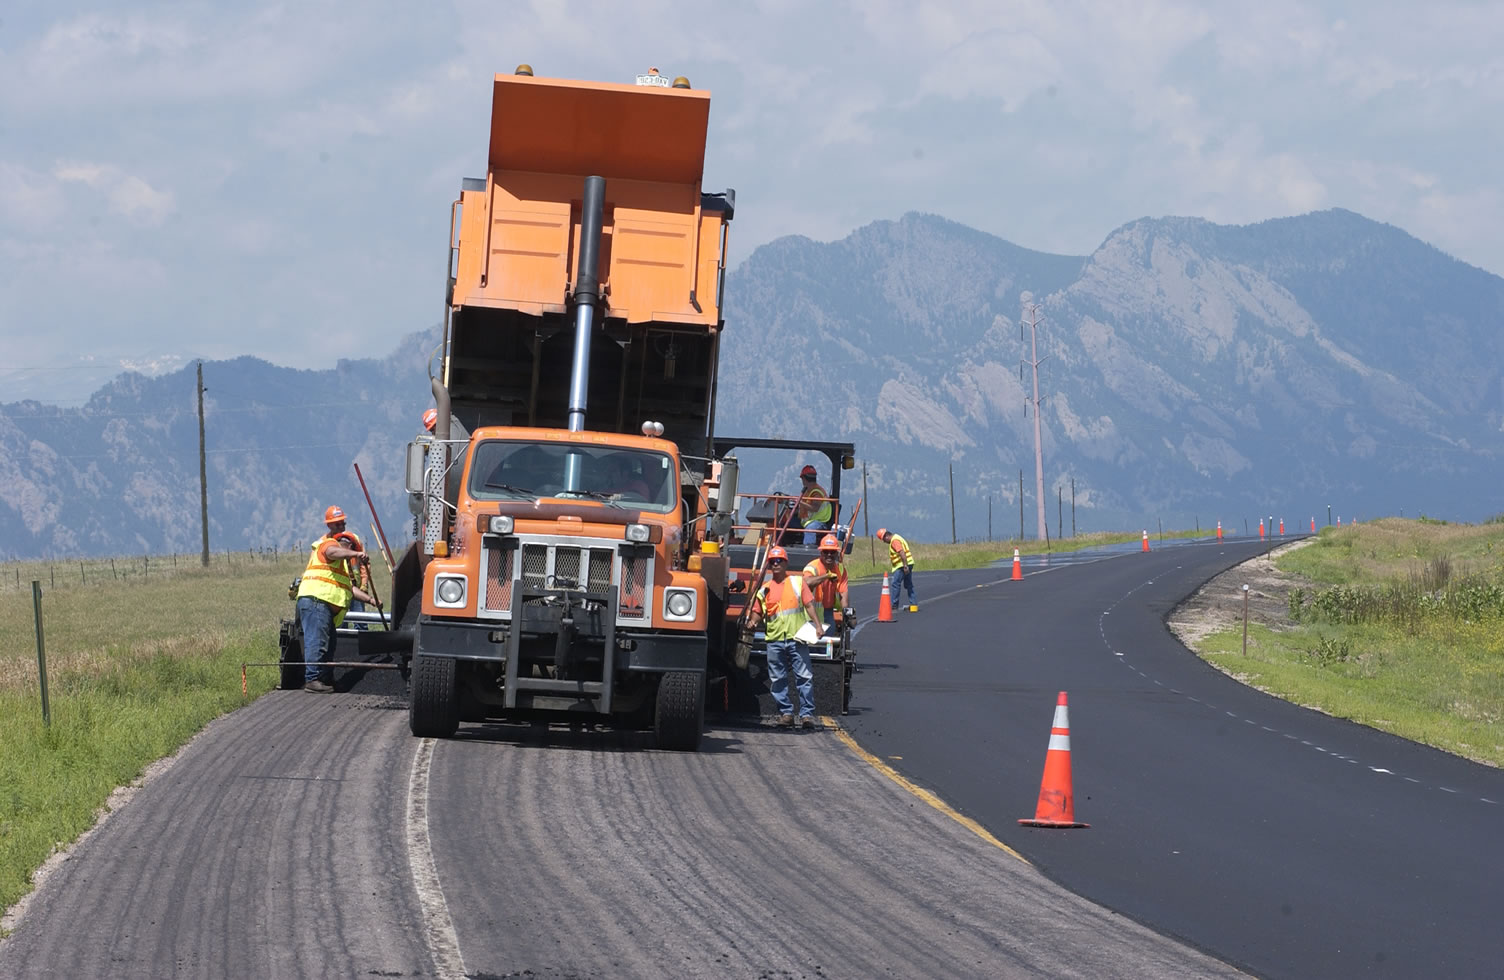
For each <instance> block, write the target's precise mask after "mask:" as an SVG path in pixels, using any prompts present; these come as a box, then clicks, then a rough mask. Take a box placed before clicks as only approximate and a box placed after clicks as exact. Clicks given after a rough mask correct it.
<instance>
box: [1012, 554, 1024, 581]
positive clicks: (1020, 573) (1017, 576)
mask: <svg viewBox="0 0 1504 980" xmlns="http://www.w3.org/2000/svg"><path fill="white" fill-rule="evenodd" d="M1023 577H1024V566H1023V562H1021V561H1019V560H1018V549H1017V548H1014V549H1013V581H1015V582H1017V581H1020V580H1021V579H1022V578H1023Z"/></svg>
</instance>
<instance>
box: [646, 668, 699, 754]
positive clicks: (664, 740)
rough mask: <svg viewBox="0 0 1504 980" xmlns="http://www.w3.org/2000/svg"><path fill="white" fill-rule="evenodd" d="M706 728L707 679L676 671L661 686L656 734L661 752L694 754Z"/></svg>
mask: <svg viewBox="0 0 1504 980" xmlns="http://www.w3.org/2000/svg"><path fill="white" fill-rule="evenodd" d="M704 728H705V677H704V675H703V674H700V673H698V672H691V671H687V670H672V671H669V672H668V673H666V674H664V675H663V679H662V680H661V681H659V682H658V704H657V709H656V711H655V713H654V715H653V731H654V733H655V734H656V735H657V736H658V747H659V748H660V749H671V750H673V751H675V752H694V751H696V750H697V749H699V747H700V732H701V731H702V730H703V729H704Z"/></svg>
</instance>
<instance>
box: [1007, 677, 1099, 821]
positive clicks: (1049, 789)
mask: <svg viewBox="0 0 1504 980" xmlns="http://www.w3.org/2000/svg"><path fill="white" fill-rule="evenodd" d="M1018 822H1019V823H1020V824H1021V825H1023V826H1025V827H1061V828H1064V827H1090V826H1091V824H1087V823H1079V822H1077V820H1076V805H1075V801H1074V799H1073V798H1072V796H1071V723H1070V717H1069V715H1068V714H1067V713H1066V708H1065V692H1064V691H1061V692H1060V700H1058V701H1056V702H1055V724H1054V725H1052V726H1051V727H1050V748H1049V751H1047V752H1046V753H1045V756H1044V779H1043V780H1042V781H1041V782H1040V784H1039V803H1038V804H1037V805H1036V806H1035V808H1034V819H1033V820H1022V819H1020V820H1019V821H1018Z"/></svg>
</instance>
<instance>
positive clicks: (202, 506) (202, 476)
mask: <svg viewBox="0 0 1504 980" xmlns="http://www.w3.org/2000/svg"><path fill="white" fill-rule="evenodd" d="M198 519H199V523H200V524H201V525H202V526H203V529H204V554H203V561H204V567H205V568H208V567H209V467H208V464H207V463H205V461H204V362H203V361H199V362H198Z"/></svg>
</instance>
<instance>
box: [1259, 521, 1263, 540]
mask: <svg viewBox="0 0 1504 980" xmlns="http://www.w3.org/2000/svg"><path fill="white" fill-rule="evenodd" d="M1259 540H1260V541H1262V540H1264V519H1263V518H1262V517H1260V518H1259Z"/></svg>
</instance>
